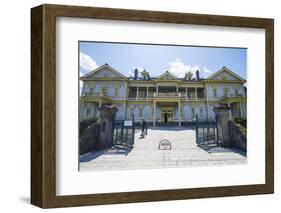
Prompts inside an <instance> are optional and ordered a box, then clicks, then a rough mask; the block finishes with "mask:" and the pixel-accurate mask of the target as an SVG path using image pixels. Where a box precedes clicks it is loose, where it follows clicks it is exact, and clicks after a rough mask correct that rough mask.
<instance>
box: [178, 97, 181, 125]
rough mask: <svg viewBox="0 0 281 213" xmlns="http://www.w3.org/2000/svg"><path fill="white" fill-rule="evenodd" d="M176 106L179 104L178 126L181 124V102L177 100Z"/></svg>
mask: <svg viewBox="0 0 281 213" xmlns="http://www.w3.org/2000/svg"><path fill="white" fill-rule="evenodd" d="M178 106H179V126H181V102H180V101H178Z"/></svg>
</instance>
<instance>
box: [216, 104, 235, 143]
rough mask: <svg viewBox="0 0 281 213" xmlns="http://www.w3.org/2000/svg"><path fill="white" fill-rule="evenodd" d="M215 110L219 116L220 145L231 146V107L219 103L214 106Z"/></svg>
mask: <svg viewBox="0 0 281 213" xmlns="http://www.w3.org/2000/svg"><path fill="white" fill-rule="evenodd" d="M213 110H214V112H215V113H216V117H217V124H218V137H219V139H220V143H219V144H220V145H221V146H223V147H226V146H230V145H231V141H230V137H229V125H228V122H229V120H230V117H229V111H230V108H229V107H228V106H226V105H219V106H216V107H214V109H213Z"/></svg>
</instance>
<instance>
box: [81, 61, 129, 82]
mask: <svg viewBox="0 0 281 213" xmlns="http://www.w3.org/2000/svg"><path fill="white" fill-rule="evenodd" d="M104 68H108V69H109V70H110V71H112V72H114V73H115V74H116V75H118V76H119V77H121V78H124V79H128V78H127V77H126V76H125V75H123V74H121V73H120V72H118V71H117V70H116V69H114V68H113V67H111V66H110V65H108V64H104V65H102V66H100V67H98V68H97V69H95V70H93V71H91V72H89V73H87V74H86V75H84V76H82V77H81V78H87V77H89V76H91V75H93V74H96V73H98V72H99V71H101V70H102V69H104Z"/></svg>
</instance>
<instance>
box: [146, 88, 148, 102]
mask: <svg viewBox="0 0 281 213" xmlns="http://www.w3.org/2000/svg"><path fill="white" fill-rule="evenodd" d="M146 100H148V86H147V87H146Z"/></svg>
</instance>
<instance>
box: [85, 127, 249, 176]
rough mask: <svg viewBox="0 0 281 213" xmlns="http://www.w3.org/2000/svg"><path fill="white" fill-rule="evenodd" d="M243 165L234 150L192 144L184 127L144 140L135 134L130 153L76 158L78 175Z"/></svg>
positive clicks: (239, 153) (158, 132) (162, 129)
mask: <svg viewBox="0 0 281 213" xmlns="http://www.w3.org/2000/svg"><path fill="white" fill-rule="evenodd" d="M162 139H168V140H169V141H170V142H171V145H172V149H171V150H159V149H158V145H159V142H160V141H161V140H162ZM241 164H247V158H246V156H245V153H243V152H242V151H240V150H238V149H235V148H221V147H214V146H208V147H205V148H200V147H198V146H197V145H196V142H195V130H193V129H189V128H185V127H158V128H156V127H155V128H150V129H149V130H148V135H146V136H145V138H143V139H141V138H140V132H139V131H136V134H135V144H134V148H133V149H132V150H131V151H130V152H127V151H124V150H121V149H116V148H112V149H108V150H103V151H95V152H92V153H87V154H84V155H82V156H80V171H106V170H133V169H152V168H171V167H191V166H192V167H194V166H196V167H197V166H219V165H241Z"/></svg>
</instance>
